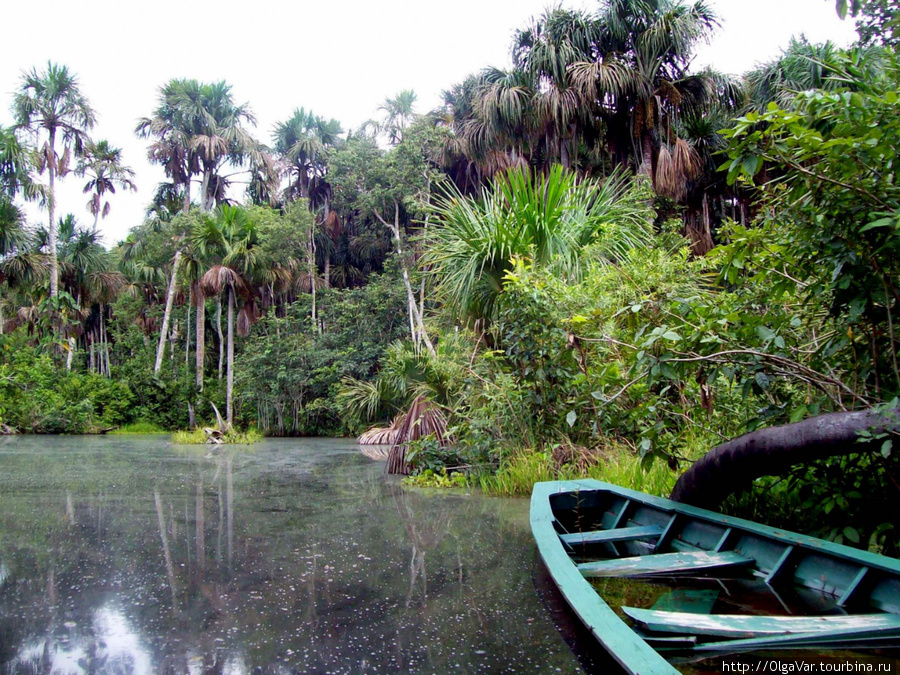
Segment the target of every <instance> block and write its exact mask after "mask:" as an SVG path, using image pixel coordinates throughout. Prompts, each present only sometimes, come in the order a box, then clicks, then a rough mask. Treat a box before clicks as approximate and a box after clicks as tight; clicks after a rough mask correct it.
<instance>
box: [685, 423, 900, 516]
mask: <svg viewBox="0 0 900 675" xmlns="http://www.w3.org/2000/svg"><path fill="white" fill-rule="evenodd" d="M898 426H900V410H890V411H881V410H859V411H855V412H836V413H830V414H827V415H819V416H817V417H810V418H809V419H806V420H803V421H802V422H795V423H793V424H785V425H782V426H778V427H767V428H765V429H759V430H757V431H753V432H751V433H749V434H744V435H743V436H739V437H738V438H735V439H733V440H731V441H728V442H727V443H723V444H722V445H720V446H718V447H715V448H713V449H712V450H710V451H709V452H708V453H707V454H706V455H705V456H704V457H702V458H701V459H700V460H699V461H697V462H695V463H694V465H693V466H691V468H690V469H688V470H687V471H685V472H684V474H682V476H681V477H680V478H679V479H678V482H677V483H676V484H675V489H674V490H672V499H674V500H675V501H678V502H684V503H685V504H691V505H693V506H699V507H701V508H704V509H712V508H715V507H716V506H718V505H719V504H720V503H721V502H722V500H724V499H725V498H726V497H728V496H729V495H730V494H732V493H735V492H739V491H741V490H742V489H745V488H748V487H749V486H750V485H751V483H752V482H753V480H754V479H756V478H759V477H760V476H771V475H778V474H780V473H783V472H784V471H786V470H787V469H788V468H790V467H792V466H794V465H796V464H806V463H808V462H813V461H815V460H818V459H825V458H827V457H833V456H836V455H849V454H853V453H859V452H874V451H877V450H878V449H879V448H880V447H881V445H882V443H884V440H885V439H884V438H877V439H876V438H864V437H862V436H860V432H862V431H870V432H871V434H872V435H873V436H877V435H879V434H881V433H885V432H891V431H893V430H895V429H897V428H898Z"/></svg>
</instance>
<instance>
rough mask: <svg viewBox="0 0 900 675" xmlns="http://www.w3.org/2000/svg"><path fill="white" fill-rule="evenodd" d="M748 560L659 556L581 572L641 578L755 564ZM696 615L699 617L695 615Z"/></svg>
mask: <svg viewBox="0 0 900 675" xmlns="http://www.w3.org/2000/svg"><path fill="white" fill-rule="evenodd" d="M753 562H754V560H753V558H748V557H746V556H743V555H741V554H740V553H736V552H734V551H725V552H723V553H710V552H708V551H694V552H688V553H657V554H655V555H644V556H635V557H633V558H613V559H610V560H598V561H596V562H587V563H581V564H580V565H578V571H579V572H581V574H582V575H584V576H585V577H641V576H652V575H660V574H677V573H681V572H706V571H708V570H713V569H720V568H726V567H738V566H745V565H752V564H753ZM692 616H696V614H694V615H692Z"/></svg>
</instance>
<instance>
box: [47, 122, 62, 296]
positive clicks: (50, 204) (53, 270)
mask: <svg viewBox="0 0 900 675" xmlns="http://www.w3.org/2000/svg"><path fill="white" fill-rule="evenodd" d="M49 159H50V161H49V162H47V168H48V171H49V173H50V194H49V195H47V210H48V211H49V212H50V229H49V230H48V233H49V235H50V297H51V298H55V297H56V296H57V295H59V264H58V262H57V260H56V129H51V130H50V158H49Z"/></svg>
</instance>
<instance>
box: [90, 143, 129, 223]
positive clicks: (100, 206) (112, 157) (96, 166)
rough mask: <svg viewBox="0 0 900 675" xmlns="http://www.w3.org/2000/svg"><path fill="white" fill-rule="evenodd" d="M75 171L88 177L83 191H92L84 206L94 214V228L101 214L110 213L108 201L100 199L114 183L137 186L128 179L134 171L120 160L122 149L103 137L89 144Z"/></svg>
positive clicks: (113, 191)
mask: <svg viewBox="0 0 900 675" xmlns="http://www.w3.org/2000/svg"><path fill="white" fill-rule="evenodd" d="M77 173H78V175H79V176H87V177H88V182H87V183H86V184H85V186H84V193H85V194H88V193H90V194H91V199H90V201H89V202H88V204H87V207H88V211H90V212H91V215H93V216H94V229H97V225H98V223H99V220H100V218H101V217H103V218H106V216H108V215H109V202H108V201H106V202H104V201H103V198H104V196H105V195H106V194H107V193H111V194H115V193H116V185H118V186H119V187H121V188H124V189H126V190H137V186H136V185H135V184H134V182H133V181H132V180H131V179H132V178H133V177H134V171H132V170H131V169H130V168H128V167H127V166H125V165H124V164H122V151H121V150H120V149H119V148H116V147H113V146H112V145H110V144H109V142H108V141H105V140H103V141H98V142H96V143H89V144H88V146H87V147H86V149H85V156H84V157H82V158H81V161H79V163H78V169H77Z"/></svg>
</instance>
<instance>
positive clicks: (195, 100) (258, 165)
mask: <svg viewBox="0 0 900 675" xmlns="http://www.w3.org/2000/svg"><path fill="white" fill-rule="evenodd" d="M255 124H256V118H255V117H254V116H253V113H252V112H251V110H250V107H249V105H248V104H246V103H243V104H236V103H235V102H234V97H233V95H232V93H231V86H230V85H228V84H226V83H225V82H214V83H211V84H207V83H201V82H198V81H197V80H179V79H174V80H171V81H169V82H168V83H167V84H166V85H164V86H163V87H161V88H160V91H159V106H158V107H157V109H156V110H155V111H154V114H153V117H146V118H142V119H141V120H140V121H139V122H138V125H137V127H136V128H135V133H137V135H138V136H140V137H141V138H148V139H153V143H152V144H151V146H150V149H149V151H148V157H149V159H150V161H151V162H154V163H157V164H162V165H163V167H164V168H165V170H166V175H167V176H168V177H169V178H170V180H171V181H172V184H173V185H174V186H175V187H176V188H177V187H184V189H185V194H184V207H183V209H184V210H187V209H188V208H190V199H191V189H190V186H191V181H192V179H193V177H194V176H196V175H199V176H200V177H201V187H200V208H201V210H203V211H209V210H211V209H212V208H213V206H214V205H215V204H217V203H219V204H220V203H223V202H224V201H225V198H226V197H225V192H226V189H227V187H228V186H229V184H230V181H229V178H230V177H229V176H226V175H223V174H222V173H221V170H222V169H223V167H225V166H228V165H230V166H232V167H235V168H236V169H237V170H238V171H241V170H244V167H245V165H247V164H249V165H250V167H251V169H252V170H253V173H254V174H255V175H257V177H258V175H259V173H260V171H262V174H263V175H267V178H268V181H269V182H270V183H274V182H275V181H276V180H277V177H276V175H275V173H274V164H273V163H272V161H271V160H270V159H269V158H268V156H267V153H266V150H265V148H264V147H263V146H262V145H260V144H259V143H258V142H257V141H256V140H255V139H254V138H253V137H252V136H251V135H250V133H249V131H248V130H247V128H246V126H245V125H251V126H252V125H255Z"/></svg>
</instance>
